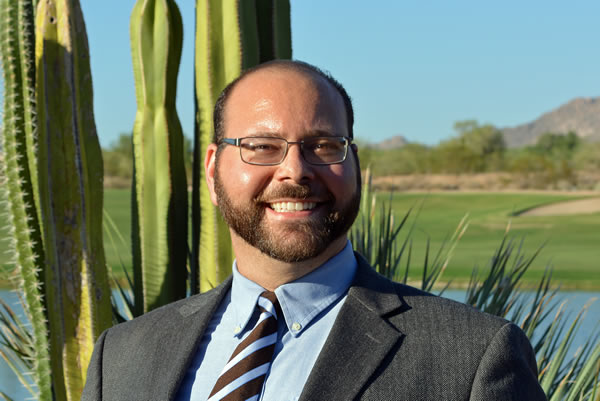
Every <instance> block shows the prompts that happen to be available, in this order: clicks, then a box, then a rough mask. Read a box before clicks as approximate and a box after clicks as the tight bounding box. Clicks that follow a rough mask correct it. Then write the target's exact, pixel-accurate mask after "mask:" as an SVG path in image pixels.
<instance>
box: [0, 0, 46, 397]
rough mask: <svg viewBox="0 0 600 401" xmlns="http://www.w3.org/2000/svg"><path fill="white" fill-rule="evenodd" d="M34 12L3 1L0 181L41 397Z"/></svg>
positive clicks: (24, 0) (25, 2)
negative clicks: (2, 95)
mask: <svg viewBox="0 0 600 401" xmlns="http://www.w3.org/2000/svg"><path fill="white" fill-rule="evenodd" d="M33 14H34V8H33V3H32V1H31V0H19V1H9V0H2V1H0V24H1V25H0V59H1V61H2V70H3V72H4V87H5V92H4V116H3V117H4V119H3V127H2V135H1V136H0V149H1V151H2V154H0V181H1V182H0V185H1V187H2V195H3V196H2V198H3V199H2V201H3V203H4V207H3V208H4V209H5V210H7V215H6V217H5V221H7V222H8V229H9V232H10V237H11V240H12V242H11V244H10V250H11V252H12V254H13V263H14V265H15V268H16V272H17V275H16V280H17V283H16V288H19V289H20V290H21V291H22V295H23V300H24V302H23V308H24V310H25V313H26V316H27V318H28V320H29V322H30V324H31V332H30V333H31V337H30V340H29V343H28V344H25V347H24V348H25V349H26V350H27V355H25V357H26V358H25V359H26V360H28V362H29V363H30V366H29V367H28V368H29V369H30V373H31V374H32V377H33V381H34V383H35V385H36V387H37V389H36V390H34V391H35V392H36V393H35V394H33V395H34V396H35V398H37V399H40V400H51V399H52V389H51V372H50V355H49V345H48V339H47V336H48V330H47V327H46V315H45V308H44V301H43V289H44V286H43V276H42V274H40V271H41V267H42V266H43V263H44V262H43V261H44V251H43V246H42V237H41V232H40V226H39V220H38V217H39V215H38V212H37V209H36V203H37V202H36V193H37V191H35V192H34V189H35V188H37V186H36V185H35V184H36V183H37V171H36V158H35V147H36V145H35V137H34V132H35V125H36V123H35V112H34V109H35V66H34V62H35V54H34V51H35V39H34V16H33ZM5 333H6V332H5ZM5 357H8V354H7V355H6V356H5Z"/></svg>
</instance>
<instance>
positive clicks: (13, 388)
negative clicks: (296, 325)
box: [0, 290, 600, 401]
mask: <svg viewBox="0 0 600 401" xmlns="http://www.w3.org/2000/svg"><path fill="white" fill-rule="evenodd" d="M444 296H445V297H447V298H450V299H454V300H457V301H461V302H462V301H464V298H465V291H461V290H451V291H446V292H445V293H444ZM0 298H2V299H3V300H4V301H5V302H7V303H8V304H9V305H10V306H11V307H14V309H15V310H16V311H20V312H21V313H22V310H21V308H20V306H19V304H18V300H17V297H16V295H15V294H14V293H12V292H10V291H7V290H0ZM593 298H596V299H598V300H597V301H596V302H595V303H594V304H592V306H591V307H590V308H589V310H588V313H587V316H586V318H585V320H584V321H583V323H582V325H581V327H580V329H579V332H578V333H577V336H576V338H575V341H574V343H573V349H576V348H577V347H578V346H579V345H581V344H582V343H583V342H584V341H585V340H586V339H587V338H588V336H589V335H590V334H591V333H593V332H594V330H596V332H597V330H598V329H599V322H600V292H568V291H564V292H561V293H560V299H561V300H567V301H568V304H567V305H566V310H567V311H569V312H570V313H572V318H574V317H575V314H576V313H577V312H578V311H579V310H581V308H583V306H584V305H585V304H586V303H588V302H589V301H590V300H591V299H593ZM0 391H3V392H5V393H6V394H7V395H8V396H9V397H11V398H12V399H14V400H15V401H16V400H25V399H31V396H30V394H29V393H28V392H27V390H25V389H24V388H23V387H22V386H21V384H20V383H19V381H18V379H17V377H16V376H15V375H14V373H13V372H12V371H11V370H10V368H9V367H8V366H7V365H6V363H5V362H4V360H3V359H2V358H0Z"/></svg>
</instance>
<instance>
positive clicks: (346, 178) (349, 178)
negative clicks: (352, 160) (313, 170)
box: [327, 164, 357, 195]
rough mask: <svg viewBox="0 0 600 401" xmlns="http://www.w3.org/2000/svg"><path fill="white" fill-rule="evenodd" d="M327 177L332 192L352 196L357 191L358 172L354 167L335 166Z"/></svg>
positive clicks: (332, 166)
mask: <svg viewBox="0 0 600 401" xmlns="http://www.w3.org/2000/svg"><path fill="white" fill-rule="evenodd" d="M327 175H328V183H329V185H328V186H329V188H330V190H332V191H334V192H336V193H338V194H340V193H341V194H344V195H346V194H347V195H350V194H352V193H354V191H356V190H357V188H356V172H355V169H354V168H352V166H350V165H343V164H333V165H331V167H330V169H329V171H328V174H327Z"/></svg>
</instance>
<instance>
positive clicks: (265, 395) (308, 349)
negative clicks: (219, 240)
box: [175, 241, 357, 401]
mask: <svg viewBox="0 0 600 401" xmlns="http://www.w3.org/2000/svg"><path fill="white" fill-rule="evenodd" d="M356 267H357V262H356V258H355V257H354V253H353V251H352V245H351V244H350V241H348V242H347V243H346V247H345V248H344V249H343V250H342V251H341V252H340V253H338V254H337V255H336V256H334V257H333V258H331V259H330V260H328V261H327V262H326V263H325V264H324V265H323V266H321V267H319V268H318V269H316V270H314V271H312V272H311V273H309V274H307V275H306V276H304V277H301V278H299V279H298V280H296V281H294V282H291V283H287V284H284V285H282V286H280V287H278V288H277V289H276V290H275V294H276V295H277V299H278V300H279V303H280V304H281V309H282V310H283V315H284V317H285V324H284V322H278V324H279V330H278V338H277V343H276V345H275V354H274V356H273V362H272V364H271V369H270V371H269V373H268V375H267V378H266V381H265V384H264V386H263V392H262V395H261V397H260V399H261V400H264V401H291V400H298V398H299V397H300V394H301V393H302V389H303V387H304V384H305V383H306V380H307V379H308V375H309V374H310V371H311V370H312V367H313V365H314V364H315V361H316V360H317V356H318V355H319V353H320V352H321V348H323V344H324V343H325V340H326V339H327V336H328V334H329V331H330V330H331V327H332V326H333V323H334V321H335V318H336V317H337V314H338V312H339V310H340V308H341V306H342V304H343V303H344V300H345V299H346V295H347V292H348V288H349V287H350V284H351V283H352V280H353V279H354V274H355V272H356ZM263 291H264V289H263V288H262V287H261V286H260V285H258V284H256V283H254V282H253V281H250V280H248V279H247V278H245V277H244V276H242V275H241V274H240V273H239V272H238V270H237V266H236V264H235V262H234V264H233V283H232V286H231V290H230V291H229V292H228V293H227V295H226V296H225V298H224V299H223V301H222V302H221V305H220V306H219V308H218V309H217V311H216V312H215V314H214V316H213V318H212V320H211V321H210V323H209V325H208V327H207V329H206V332H205V333H204V336H203V337H202V342H201V343H200V346H199V348H198V351H197V354H196V356H195V357H194V360H193V362H192V364H191V365H190V367H189V368H188V370H187V372H186V375H185V378H184V379H183V382H182V384H181V387H180V388H179V392H178V394H177V397H176V398H175V399H176V400H178V401H183V400H194V401H196V400H198V401H205V400H206V399H207V398H208V395H209V394H210V391H211V390H212V388H213V386H214V384H215V382H216V381H217V378H218V377H219V374H220V373H221V370H222V369H223V367H224V366H225V364H226V363H227V361H228V360H229V357H230V355H231V354H232V353H233V350H234V349H235V347H236V346H237V345H238V344H239V342H240V341H241V339H242V337H243V335H244V334H245V333H247V332H248V331H251V330H252V329H253V328H254V324H255V322H256V319H257V318H258V313H257V312H256V310H255V305H256V302H257V300H258V297H259V295H260V294H261V293H262V292H263Z"/></svg>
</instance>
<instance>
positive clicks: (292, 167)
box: [275, 143, 314, 183]
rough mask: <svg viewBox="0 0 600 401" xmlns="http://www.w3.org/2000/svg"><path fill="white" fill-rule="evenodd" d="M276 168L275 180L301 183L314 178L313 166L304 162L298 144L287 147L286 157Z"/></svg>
mask: <svg viewBox="0 0 600 401" xmlns="http://www.w3.org/2000/svg"><path fill="white" fill-rule="evenodd" d="M277 167H278V168H277V172H276V173H275V178H276V179H278V180H281V181H284V180H293V181H294V182H297V183H302V182H305V181H307V180H311V179H313V178H314V170H313V167H314V166H312V165H311V164H309V163H308V162H307V161H306V160H304V157H303V156H302V152H301V151H300V144H298V143H290V144H289V145H288V152H287V155H286V156H285V159H283V162H281V164H279V165H278V166H277Z"/></svg>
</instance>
